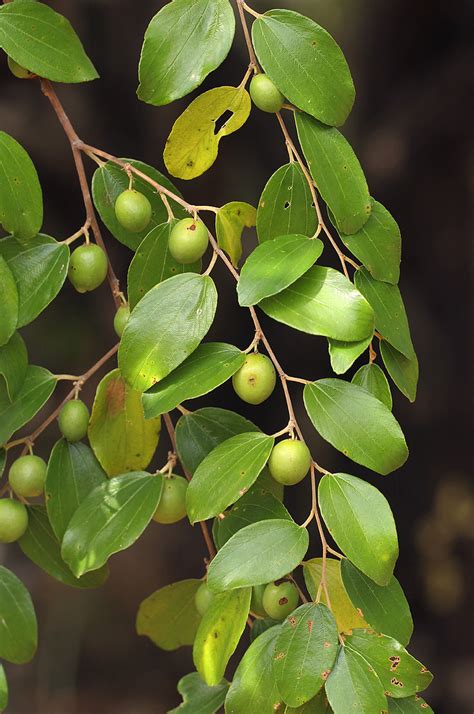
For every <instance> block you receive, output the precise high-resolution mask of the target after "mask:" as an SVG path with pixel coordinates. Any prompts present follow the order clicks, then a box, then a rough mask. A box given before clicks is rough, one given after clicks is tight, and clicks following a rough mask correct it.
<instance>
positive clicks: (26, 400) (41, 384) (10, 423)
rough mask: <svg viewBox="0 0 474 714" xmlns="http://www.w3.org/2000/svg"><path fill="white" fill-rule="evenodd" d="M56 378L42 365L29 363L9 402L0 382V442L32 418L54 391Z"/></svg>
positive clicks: (3, 441) (5, 440) (3, 442)
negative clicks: (19, 386)
mask: <svg viewBox="0 0 474 714" xmlns="http://www.w3.org/2000/svg"><path fill="white" fill-rule="evenodd" d="M55 386H56V379H55V378H54V377H53V375H52V374H51V372H48V370H47V369H44V367H36V366H35V365H29V366H28V369H27V372H26V376H25V379H24V382H23V384H22V385H21V389H20V391H19V392H18V394H17V395H16V397H15V399H14V400H13V401H12V402H11V401H10V398H9V396H8V393H7V390H6V387H5V384H3V383H1V382H0V444H5V443H6V442H7V441H8V439H9V438H10V436H11V435H12V434H14V433H15V431H16V430H17V429H19V428H20V427H21V426H23V425H24V424H26V423H27V422H29V421H30V419H32V418H33V417H34V416H35V414H36V413H37V412H39V410H40V409H41V407H42V406H43V405H44V404H46V402H47V401H48V399H49V398H50V396H51V394H52V393H53V392H54V388H55Z"/></svg>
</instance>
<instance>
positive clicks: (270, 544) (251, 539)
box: [208, 518, 309, 592]
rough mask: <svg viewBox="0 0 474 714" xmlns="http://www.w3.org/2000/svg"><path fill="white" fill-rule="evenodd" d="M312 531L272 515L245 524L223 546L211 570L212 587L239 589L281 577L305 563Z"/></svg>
mask: <svg viewBox="0 0 474 714" xmlns="http://www.w3.org/2000/svg"><path fill="white" fill-rule="evenodd" d="M308 542H309V539H308V531H307V530H306V528H301V526H298V525H297V524H296V523H293V521H289V520H283V519H281V518H279V519H271V520H268V521H260V522H259V523H252V525H250V526H247V527H246V528H242V530H240V531H238V532H237V533H236V534H235V535H233V536H232V538H231V539H230V540H228V541H227V543H226V544H225V545H224V546H223V547H222V548H221V550H220V551H219V552H218V554H217V555H216V557H215V558H214V560H213V561H212V562H211V564H210V566H209V571H208V584H209V588H210V589H211V590H214V591H216V592H221V591H222V590H235V588H243V587H247V586H249V585H263V584H264V583H269V582H270V581H271V580H278V578H282V577H283V576H285V575H287V574H288V573H289V572H291V571H292V570H293V569H294V568H296V567H297V565H299V564H300V563H301V560H302V559H303V558H304V556H305V554H306V551H307V550H308Z"/></svg>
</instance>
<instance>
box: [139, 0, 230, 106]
mask: <svg viewBox="0 0 474 714" xmlns="http://www.w3.org/2000/svg"><path fill="white" fill-rule="evenodd" d="M234 32H235V18H234V13H233V12H232V8H231V6H230V4H229V2H228V0H213V1H212V2H209V0H194V2H189V0H173V2H170V3H168V4H167V5H165V6H164V7H163V8H162V9H161V10H160V11H159V12H158V13H157V14H156V15H155V16H154V18H153V19H152V21H151V22H150V24H149V25H148V28H147V31H146V33H145V41H144V44H143V48H142V53H141V57H140V66H139V78H140V86H139V87H138V91H137V94H138V97H139V99H141V100H142V101H144V102H147V103H148V104H154V105H155V106H162V105H164V104H169V103H170V102H172V101H174V100H175V99H179V98H180V97H184V96H185V95H186V94H189V93H190V92H192V91H193V89H196V87H199V85H200V84H202V82H203V81H204V80H205V78H206V77H207V76H208V74H210V73H211V72H213V71H214V70H215V69H217V67H219V65H220V64H222V62H223V61H224V60H225V58H226V57H227V54H228V52H229V50H230V48H231V45H232V41H233V39H234ZM191 68H192V71H190V69H191Z"/></svg>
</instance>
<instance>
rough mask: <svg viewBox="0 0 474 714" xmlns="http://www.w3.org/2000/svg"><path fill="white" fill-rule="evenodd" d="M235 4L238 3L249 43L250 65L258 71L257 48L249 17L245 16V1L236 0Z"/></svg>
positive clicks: (241, 21) (245, 36)
mask: <svg viewBox="0 0 474 714" xmlns="http://www.w3.org/2000/svg"><path fill="white" fill-rule="evenodd" d="M235 4H236V5H237V10H238V12H239V17H240V24H241V25H242V30H243V33H244V38H245V43H246V45H247V50H248V53H249V60H250V67H251V68H253V69H254V71H258V62H257V57H256V56H255V50H254V48H253V44H252V40H251V37H250V32H249V28H248V25H247V18H246V17H245V12H244V6H245V3H244V2H243V0H235Z"/></svg>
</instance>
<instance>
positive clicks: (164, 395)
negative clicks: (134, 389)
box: [142, 342, 245, 419]
mask: <svg viewBox="0 0 474 714" xmlns="http://www.w3.org/2000/svg"><path fill="white" fill-rule="evenodd" d="M244 362H245V355H244V353H243V352H241V351H240V350H239V349H237V347H234V346H233V345H227V344H225V343H223V342H206V343H204V344H201V345H199V347H197V348H196V350H195V351H194V352H193V353H192V354H191V355H189V357H188V358H187V359H186V360H185V361H184V362H183V363H182V364H181V365H180V366H179V367H177V368H176V369H175V370H173V372H171V374H169V375H168V376H167V377H165V378H164V379H163V380H162V381H161V382H158V384H156V385H155V386H154V387H152V388H151V390H150V391H149V392H146V393H145V394H144V395H143V396H142V403H143V408H144V410H145V416H146V418H147V419H150V418H151V417H154V416H157V415H159V414H164V412H169V411H171V409H174V408H175V407H176V406H177V405H178V404H181V402H184V401H185V400H186V399H194V398H196V397H201V396H203V395H204V394H208V393H209V392H212V391H213V390H214V389H216V388H217V387H219V386H220V385H221V384H223V383H224V382H226V381H227V380H228V379H229V378H230V377H232V375H233V374H235V372H237V370H238V369H240V367H241V366H242V365H243V363H244Z"/></svg>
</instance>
